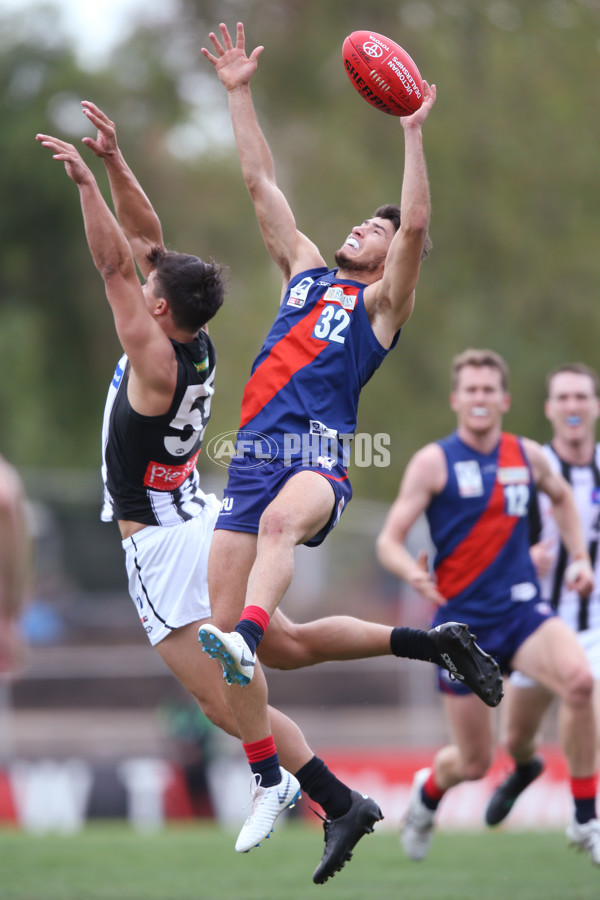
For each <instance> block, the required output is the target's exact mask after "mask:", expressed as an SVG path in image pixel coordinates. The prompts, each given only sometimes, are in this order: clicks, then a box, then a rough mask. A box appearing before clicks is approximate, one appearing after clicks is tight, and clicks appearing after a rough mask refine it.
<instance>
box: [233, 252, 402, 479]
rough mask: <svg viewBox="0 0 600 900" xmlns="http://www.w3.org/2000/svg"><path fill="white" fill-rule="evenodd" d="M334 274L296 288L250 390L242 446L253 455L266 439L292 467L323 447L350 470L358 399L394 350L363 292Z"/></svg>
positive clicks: (308, 276)
mask: <svg viewBox="0 0 600 900" xmlns="http://www.w3.org/2000/svg"><path fill="white" fill-rule="evenodd" d="M336 273H337V270H336V269H334V270H328V269H325V268H319V269H308V270H307V271H305V272H301V273H299V274H298V275H296V276H295V277H294V278H293V279H292V280H291V281H290V283H289V285H288V288H287V291H286V293H285V296H284V298H283V301H282V303H281V306H280V308H279V311H278V313H277V316H276V318H275V321H274V323H273V325H272V327H271V329H270V331H269V333H268V335H267V338H266V340H265V342H264V344H263V346H262V348H261V350H260V353H259V354H258V356H257V357H256V360H255V361H254V365H253V367H252V374H251V376H250V379H249V380H248V382H247V384H246V387H245V389H244V396H243V399H242V411H241V421H240V431H239V433H238V438H239V439H246V438H247V440H246V446H247V447H250V446H252V437H253V435H255V434H256V433H259V434H263V435H268V436H269V438H270V439H271V440H270V445H271V447H272V448H273V450H274V452H272V455H273V456H277V457H279V458H286V459H287V460H290V459H294V458H297V457H300V456H302V455H303V453H304V454H305V453H306V448H307V442H311V443H313V445H314V439H317V443H319V442H321V441H323V440H324V441H325V442H326V443H327V446H328V448H329V451H330V452H329V453H328V454H327V455H328V456H329V457H330V458H332V460H335V462H341V463H343V464H344V465H346V463H347V457H348V451H349V443H350V440H351V436H353V435H354V432H355V430H356V417H357V410H358V398H359V395H360V391H361V389H362V388H363V386H364V385H365V384H366V383H367V381H368V380H369V379H370V378H371V376H372V375H373V373H374V372H375V370H376V369H377V368H378V367H379V366H380V365H381V363H382V362H383V360H384V359H385V357H386V356H387V354H388V352H389V350H388V349H386V348H385V347H382V346H381V344H380V343H379V341H378V340H377V338H376V337H375V335H374V333H373V329H372V327H371V323H370V322H369V319H368V316H367V313H366V310H365V305H364V300H363V291H364V288H365V285H364V284H362V283H360V282H357V281H341V280H339V279H337V278H336ZM398 334H399V332H398ZM398 334H397V335H396V336H395V337H394V340H393V343H392V347H393V346H395V344H396V342H397V340H398ZM389 349H391V348H389ZM275 448H276V449H275ZM344 451H345V452H344ZM245 452H246V453H247V452H248V451H247V450H245ZM315 462H316V460H315Z"/></svg>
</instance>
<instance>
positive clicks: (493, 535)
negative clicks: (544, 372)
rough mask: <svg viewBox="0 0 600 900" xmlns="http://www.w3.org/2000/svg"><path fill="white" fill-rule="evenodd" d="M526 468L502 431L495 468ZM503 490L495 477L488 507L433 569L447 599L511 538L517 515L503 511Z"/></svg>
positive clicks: (515, 443) (469, 581) (514, 439)
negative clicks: (510, 514) (450, 551)
mask: <svg viewBox="0 0 600 900" xmlns="http://www.w3.org/2000/svg"><path fill="white" fill-rule="evenodd" d="M509 466H527V461H526V459H525V457H524V454H523V451H522V449H521V445H520V444H519V440H518V438H517V437H516V435H514V434H507V433H506V432H504V433H503V434H502V435H501V437H500V447H499V450H498V469H502V468H505V467H509ZM504 507H505V504H504V491H503V487H502V485H501V484H500V482H499V481H498V479H497V478H496V483H495V484H494V487H493V490H492V492H491V494H490V498H489V500H488V505H487V507H486V508H485V510H484V511H483V513H482V514H481V516H480V517H479V519H478V520H477V521H476V522H475V524H474V525H473V527H472V528H471V530H470V532H469V533H468V534H467V535H466V536H465V537H464V538H463V540H462V541H461V542H460V544H458V546H457V547H455V548H454V550H453V551H452V553H451V554H450V555H449V556H447V557H446V559H444V560H442V562H441V563H440V564H439V566H438V567H437V568H436V570H435V573H436V576H437V587H438V590H439V592H440V593H441V594H442V595H443V596H444V597H446V599H447V600H450V599H452V597H456V595H457V594H460V592H461V591H464V589H465V588H467V587H468V586H469V585H470V584H472V582H473V581H475V579H476V578H478V577H479V576H480V575H481V574H482V573H483V572H484V571H485V570H486V569H487V567H488V566H489V565H491V564H492V563H493V562H494V560H495V559H496V557H497V556H498V554H499V553H500V551H501V550H502V548H503V547H504V545H505V544H506V542H507V541H508V540H509V538H510V536H511V535H512V533H513V531H514V529H515V526H516V524H517V522H518V521H519V517H518V516H509V515H507V514H506V513H505V511H504Z"/></svg>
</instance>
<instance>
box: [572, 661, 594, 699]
mask: <svg viewBox="0 0 600 900" xmlns="http://www.w3.org/2000/svg"><path fill="white" fill-rule="evenodd" d="M593 696H594V676H593V675H592V672H591V670H590V669H589V667H588V666H587V665H580V666H577V667H576V668H575V669H574V670H573V671H572V672H570V673H569V674H568V676H567V678H566V683H565V699H566V701H567V703H570V704H571V705H572V706H587V705H590V706H591V704H592V702H593Z"/></svg>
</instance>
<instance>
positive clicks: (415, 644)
mask: <svg viewBox="0 0 600 900" xmlns="http://www.w3.org/2000/svg"><path fill="white" fill-rule="evenodd" d="M390 647H391V650H392V653H393V654H394V656H403V657H406V658H408V659H423V660H425V662H433V663H440V662H441V659H440V655H439V653H438V652H437V650H436V649H435V644H434V643H433V641H432V640H431V638H430V637H429V635H428V634H427V632H426V631H420V630H419V629H418V628H392V633H391V635H390Z"/></svg>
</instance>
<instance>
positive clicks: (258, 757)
mask: <svg viewBox="0 0 600 900" xmlns="http://www.w3.org/2000/svg"><path fill="white" fill-rule="evenodd" d="M242 747H243V748H244V752H245V754H246V757H247V759H248V762H249V763H255V762H262V760H263V759H267V757H269V756H273V754H274V753H277V747H276V746H275V739H274V738H273V735H272V734H270V735H269V737H266V738H261V739H260V741H252V743H250V744H242Z"/></svg>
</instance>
